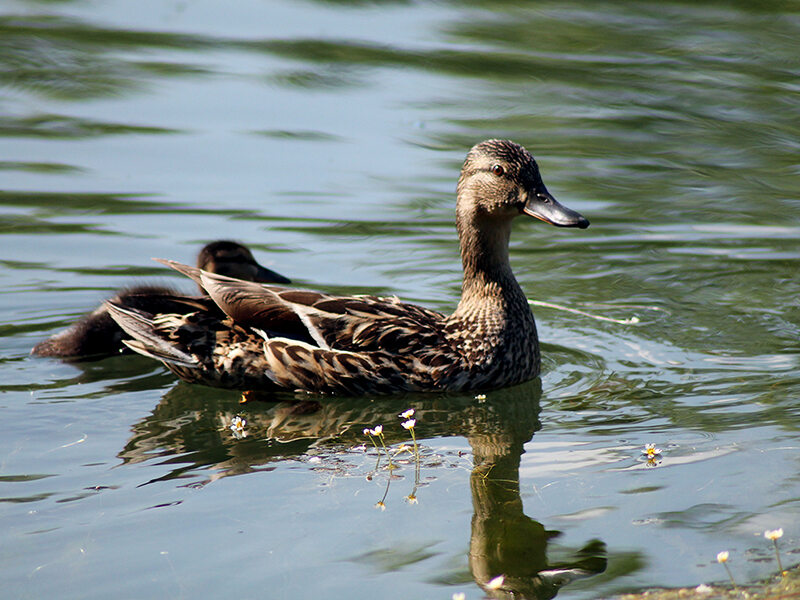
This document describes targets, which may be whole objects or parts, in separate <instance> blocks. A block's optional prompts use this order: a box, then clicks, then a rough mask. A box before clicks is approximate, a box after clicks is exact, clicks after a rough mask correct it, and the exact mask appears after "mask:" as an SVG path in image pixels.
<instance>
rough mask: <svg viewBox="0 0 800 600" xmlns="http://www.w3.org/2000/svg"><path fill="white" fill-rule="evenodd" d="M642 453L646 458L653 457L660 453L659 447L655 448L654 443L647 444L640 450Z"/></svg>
mask: <svg viewBox="0 0 800 600" xmlns="http://www.w3.org/2000/svg"><path fill="white" fill-rule="evenodd" d="M642 454H644V455H645V456H646V457H647V458H654V457H656V456H660V455H661V448H656V445H655V444H647V445H646V446H645V447H644V450H642Z"/></svg>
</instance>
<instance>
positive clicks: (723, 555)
mask: <svg viewBox="0 0 800 600" xmlns="http://www.w3.org/2000/svg"><path fill="white" fill-rule="evenodd" d="M729 556H730V554H729V553H728V551H727V550H723V551H722V552H719V553H717V562H718V563H719V564H721V565H722V566H723V567H725V570H726V571H727V572H728V577H730V579H731V583H732V584H733V589H738V588H737V587H736V581H735V580H734V579H733V574H732V573H731V570H730V569H729V568H728V557H729Z"/></svg>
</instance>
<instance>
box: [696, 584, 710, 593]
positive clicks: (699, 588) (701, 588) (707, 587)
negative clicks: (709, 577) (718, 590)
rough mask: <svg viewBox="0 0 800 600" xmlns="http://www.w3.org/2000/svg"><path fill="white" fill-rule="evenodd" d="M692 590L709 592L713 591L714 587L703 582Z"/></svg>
mask: <svg viewBox="0 0 800 600" xmlns="http://www.w3.org/2000/svg"><path fill="white" fill-rule="evenodd" d="M694 591H695V592H697V593H698V594H710V593H711V592H713V591H714V588H712V587H711V586H710V585H706V584H705V583H701V584H700V585H698V586H697V587H696V588H694Z"/></svg>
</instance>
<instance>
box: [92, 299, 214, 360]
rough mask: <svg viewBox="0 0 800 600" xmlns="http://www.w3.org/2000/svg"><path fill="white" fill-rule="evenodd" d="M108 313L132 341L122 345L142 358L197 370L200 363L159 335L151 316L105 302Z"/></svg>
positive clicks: (124, 341) (126, 341) (125, 341)
mask: <svg viewBox="0 0 800 600" xmlns="http://www.w3.org/2000/svg"><path fill="white" fill-rule="evenodd" d="M105 306H106V307H107V308H108V313H109V314H110V315H111V318H113V319H114V321H116V322H117V324H118V325H119V326H120V327H121V328H122V330H123V331H124V332H125V333H127V334H128V335H129V336H131V337H132V338H133V339H132V340H123V343H124V344H125V345H126V346H127V347H128V348H130V349H131V350H133V351H134V352H138V353H139V354H142V355H144V356H148V357H150V358H154V359H156V360H160V361H162V362H165V363H167V364H170V365H176V366H182V367H189V368H197V367H199V366H200V361H198V360H197V358H195V357H194V356H192V355H191V354H187V353H186V352H184V351H183V350H181V349H179V348H177V347H176V346H175V345H174V344H173V343H171V342H170V340H169V339H168V338H166V337H165V336H164V335H163V334H160V333H159V331H158V328H157V326H156V324H155V323H154V322H153V318H152V315H151V314H149V313H147V312H145V311H142V310H138V309H135V308H128V307H125V306H122V305H121V304H117V303H115V302H110V301H109V302H106V303H105Z"/></svg>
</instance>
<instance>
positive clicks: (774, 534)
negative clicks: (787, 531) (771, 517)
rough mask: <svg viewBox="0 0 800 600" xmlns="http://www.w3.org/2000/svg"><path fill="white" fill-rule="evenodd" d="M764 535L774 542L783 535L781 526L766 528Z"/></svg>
mask: <svg viewBox="0 0 800 600" xmlns="http://www.w3.org/2000/svg"><path fill="white" fill-rule="evenodd" d="M764 537H765V538H767V539H768V540H772V541H773V542H774V541H775V540H777V539H778V538H781V537H783V528H778V529H767V530H766V531H765V532H764Z"/></svg>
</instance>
